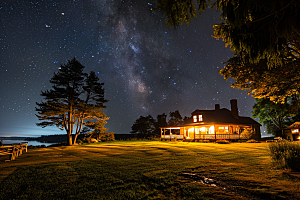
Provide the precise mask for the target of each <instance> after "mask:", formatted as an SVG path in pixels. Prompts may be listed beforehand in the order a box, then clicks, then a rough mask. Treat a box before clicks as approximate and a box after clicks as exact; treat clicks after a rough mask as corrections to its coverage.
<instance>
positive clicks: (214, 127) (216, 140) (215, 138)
mask: <svg viewBox="0 0 300 200" xmlns="http://www.w3.org/2000/svg"><path fill="white" fill-rule="evenodd" d="M214 132H215V140H216V141H217V131H216V127H215V125H214Z"/></svg>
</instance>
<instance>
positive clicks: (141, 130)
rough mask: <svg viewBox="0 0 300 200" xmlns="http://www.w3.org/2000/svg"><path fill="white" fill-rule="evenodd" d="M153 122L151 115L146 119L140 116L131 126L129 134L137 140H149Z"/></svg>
mask: <svg viewBox="0 0 300 200" xmlns="http://www.w3.org/2000/svg"><path fill="white" fill-rule="evenodd" d="M154 123H155V120H154V119H153V117H152V116H151V115H148V116H146V117H143V116H140V117H139V118H138V119H137V120H136V121H135V122H134V124H133V125H132V127H131V133H132V134H135V135H136V136H137V137H138V138H150V137H153V135H154V130H155V125H154Z"/></svg>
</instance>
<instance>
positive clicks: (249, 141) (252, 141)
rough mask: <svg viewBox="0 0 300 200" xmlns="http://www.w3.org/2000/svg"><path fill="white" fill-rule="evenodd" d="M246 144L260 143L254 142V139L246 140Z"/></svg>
mask: <svg viewBox="0 0 300 200" xmlns="http://www.w3.org/2000/svg"><path fill="white" fill-rule="evenodd" d="M246 142H247V143H260V142H259V141H256V140H254V139H252V140H247V141H246Z"/></svg>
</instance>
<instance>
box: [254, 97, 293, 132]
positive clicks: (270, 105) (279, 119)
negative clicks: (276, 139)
mask: <svg viewBox="0 0 300 200" xmlns="http://www.w3.org/2000/svg"><path fill="white" fill-rule="evenodd" d="M255 102H256V103H255V104H254V105H253V107H252V108H253V111H252V117H253V118H256V117H258V118H259V122H260V123H262V124H263V125H265V126H266V127H267V132H268V133H269V134H273V135H276V132H278V131H280V130H282V129H284V128H286V127H287V126H288V125H290V122H291V117H293V116H294V115H295V113H294V112H293V111H292V110H291V109H292V102H290V103H288V102H286V103H284V104H281V103H274V102H272V101H270V100H269V99H255Z"/></svg>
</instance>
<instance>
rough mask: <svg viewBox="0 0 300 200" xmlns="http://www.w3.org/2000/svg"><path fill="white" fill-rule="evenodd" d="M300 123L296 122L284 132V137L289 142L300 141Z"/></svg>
mask: <svg viewBox="0 0 300 200" xmlns="http://www.w3.org/2000/svg"><path fill="white" fill-rule="evenodd" d="M299 129H300V122H295V123H293V124H292V125H290V126H289V127H287V128H286V129H285V130H284V136H285V137H286V139H287V140H292V141H299V139H300V130H299Z"/></svg>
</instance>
